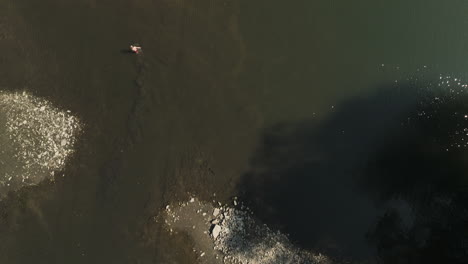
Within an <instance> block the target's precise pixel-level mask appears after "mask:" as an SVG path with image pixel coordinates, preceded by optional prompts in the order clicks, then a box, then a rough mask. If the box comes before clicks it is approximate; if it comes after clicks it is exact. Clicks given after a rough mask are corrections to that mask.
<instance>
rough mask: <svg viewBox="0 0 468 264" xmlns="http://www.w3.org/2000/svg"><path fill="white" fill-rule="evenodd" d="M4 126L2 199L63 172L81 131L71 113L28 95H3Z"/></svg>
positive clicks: (0, 132) (0, 140)
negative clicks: (24, 187) (10, 192)
mask: <svg viewBox="0 0 468 264" xmlns="http://www.w3.org/2000/svg"><path fill="white" fill-rule="evenodd" d="M0 125H1V128H0V144H1V145H2V148H1V149H0V155H1V159H0V160H1V162H2V163H3V164H1V165H2V168H1V169H0V196H1V195H5V194H6V193H5V192H7V191H9V190H15V189H18V188H20V187H21V186H24V185H32V184H37V183H39V182H40V181H42V180H43V179H45V178H51V177H53V176H54V173H55V172H57V171H60V170H61V169H63V167H64V166H65V162H66V160H67V158H68V157H69V156H70V154H71V153H72V152H73V149H74V144H75V141H76V138H77V135H78V133H79V131H80V122H79V120H78V119H77V118H76V117H74V116H72V115H71V114H70V111H62V110H59V109H57V108H55V107H54V106H52V105H51V103H49V102H48V101H46V100H44V99H41V98H38V97H35V96H33V95H30V94H28V93H26V92H23V93H9V92H0Z"/></svg>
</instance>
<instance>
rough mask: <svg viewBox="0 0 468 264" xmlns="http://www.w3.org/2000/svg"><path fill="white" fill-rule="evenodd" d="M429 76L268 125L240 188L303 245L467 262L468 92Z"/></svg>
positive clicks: (269, 220)
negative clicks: (322, 114)
mask: <svg viewBox="0 0 468 264" xmlns="http://www.w3.org/2000/svg"><path fill="white" fill-rule="evenodd" d="M428 83H429V82H427V83H423V82H418V83H416V82H414V83H407V84H401V85H399V86H398V87H396V86H388V87H379V88H378V89H376V90H377V91H378V92H377V93H375V94H373V95H370V96H368V97H366V98H364V97H362V98H353V99H351V100H348V101H347V102H344V103H343V104H341V105H340V106H339V107H336V108H335V109H336V110H335V112H334V113H332V114H331V115H330V116H329V117H328V118H327V119H326V120H324V121H320V122H318V121H315V120H308V121H304V122H300V123H282V124H277V125H275V126H272V127H269V128H267V129H266V130H265V132H264V136H263V139H262V142H260V145H259V147H258V149H257V152H256V153H255V154H254V156H253V158H252V160H251V166H250V169H249V171H248V172H247V173H246V174H245V175H244V177H243V181H242V182H241V184H240V185H239V195H240V196H241V197H242V198H243V200H245V201H246V202H247V203H248V204H249V206H250V207H251V209H252V210H253V211H254V213H255V215H256V216H257V217H258V218H259V220H260V221H262V222H264V223H266V224H268V225H270V226H272V227H274V228H277V229H279V230H281V231H283V232H284V233H287V234H288V235H289V237H290V239H291V240H292V241H293V242H294V243H295V244H297V245H298V246H300V247H301V248H306V249H313V250H318V251H320V252H322V253H327V254H330V255H332V256H339V257H344V258H352V259H360V260H365V259H375V258H377V256H378V259H379V261H381V262H382V263H392V264H395V263H468V262H466V261H467V260H468V258H467V256H468V255H467V254H468V239H466V238H468V225H467V223H468V195H467V194H468V192H467V189H465V188H463V186H465V185H466V180H465V179H466V174H467V169H466V166H465V164H466V163H465V159H466V158H465V157H466V156H467V155H466V153H467V152H466V148H464V146H463V144H465V141H466V140H468V136H466V133H467V131H463V129H464V127H465V126H466V127H468V121H467V120H466V118H464V116H463V115H462V114H461V113H468V92H462V93H460V94H458V95H457V96H453V95H451V94H449V93H447V91H448V90H443V89H442V88H440V89H439V90H437V89H435V88H434V89H432V88H431V89H427V87H429V86H430V87H432V86H431V85H429V84H428ZM463 132H464V133H463ZM459 144H461V146H460V147H458V145H459ZM447 149H448V151H447Z"/></svg>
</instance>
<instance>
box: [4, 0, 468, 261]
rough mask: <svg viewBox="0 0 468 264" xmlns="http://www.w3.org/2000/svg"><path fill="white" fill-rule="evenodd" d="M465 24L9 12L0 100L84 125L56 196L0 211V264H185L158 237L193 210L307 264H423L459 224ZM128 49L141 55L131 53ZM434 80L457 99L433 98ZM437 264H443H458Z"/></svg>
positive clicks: (14, 4) (202, 12) (207, 5)
mask: <svg viewBox="0 0 468 264" xmlns="http://www.w3.org/2000/svg"><path fill="white" fill-rule="evenodd" d="M467 10H468V3H464V2H463V1H445V2H443V3H442V2H440V1H412V2H411V3H408V2H407V1H383V0H382V1H368V0H363V1H357V2H356V1H302V0H298V1H293V2H287V3H286V2H284V1H243V0H239V1H237V0H226V1H224V0H223V1H211V0H202V1H184V0H174V1H170V0H114V1H110V0H75V1H71V0H65V1H58V0H43V1H27V0H16V1H9V0H0V87H1V89H2V90H4V91H27V92H29V93H31V94H34V95H35V96H38V97H41V98H45V99H47V100H48V101H50V102H51V103H53V104H54V105H55V106H57V107H59V108H63V109H69V110H70V111H71V112H72V113H74V115H76V116H77V117H78V118H79V119H80V120H81V121H82V122H83V124H84V126H83V133H82V135H81V136H80V138H79V140H78V143H77V145H76V149H75V153H74V155H73V156H72V158H71V159H70V160H69V161H68V163H67V166H66V169H64V170H63V171H62V172H61V174H63V175H64V177H57V178H56V179H55V181H53V182H49V181H46V182H42V183H41V184H39V185H37V186H31V187H25V188H23V189H21V190H20V191H18V192H16V193H11V194H10V195H9V196H8V197H7V198H6V199H4V200H3V201H1V202H0V241H1V242H0V263H48V264H50V263H69V264H72V263H195V257H196V256H195V255H194V254H193V252H192V250H191V245H192V244H193V243H195V242H194V241H192V240H191V238H190V237H188V236H183V235H181V236H176V237H173V236H169V235H168V234H167V232H165V231H164V227H163V226H161V224H160V223H155V222H154V221H153V216H155V215H157V214H158V213H159V212H160V210H161V208H164V206H165V205H166V204H167V203H169V202H174V201H178V200H183V199H187V198H188V194H187V193H192V194H194V195H196V196H197V197H199V198H200V199H201V200H206V201H210V200H211V198H212V195H213V193H216V197H217V199H218V200H220V201H226V200H228V199H229V198H230V197H232V196H235V195H237V196H239V197H241V199H244V200H245V201H246V203H248V204H250V205H251V207H252V208H253V209H254V211H255V212H257V213H258V215H257V217H258V218H259V219H260V220H261V221H263V222H266V223H267V224H269V225H271V226H272V227H274V228H277V229H279V230H281V231H283V232H285V233H287V234H289V235H291V240H292V241H294V243H296V244H297V246H298V247H301V248H304V249H314V250H320V251H323V252H326V253H327V254H331V255H339V256H346V257H350V258H352V259H354V260H362V259H372V260H375V259H376V258H377V256H378V257H380V258H381V259H383V260H384V261H385V262H384V263H405V262H398V261H400V260H401V259H411V260H412V262H410V263H420V262H418V261H422V260H423V259H424V257H421V256H423V255H430V254H429V253H430V252H434V250H432V249H433V248H437V245H439V244H438V243H439V242H440V241H442V242H440V243H442V244H443V242H444V241H446V240H447V241H448V240H449V241H454V240H456V239H455V238H452V237H450V236H451V235H452V233H453V232H452V231H447V230H456V229H457V228H458V224H460V223H464V222H465V221H466V220H467V219H466V218H463V217H462V216H460V217H458V216H457V217H452V214H449V213H447V212H446V211H444V210H446V209H440V210H439V211H440V212H439V213H434V214H433V218H437V219H439V218H440V219H444V220H440V219H439V220H434V221H435V222H436V223H439V222H444V223H448V224H446V225H448V226H449V227H451V228H448V229H447V230H445V229H443V228H439V225H438V224H433V222H431V221H432V220H427V219H432V218H431V217H429V215H432V214H430V213H428V212H430V211H431V209H429V208H432V207H431V206H433V204H434V203H436V202H434V201H439V200H440V199H442V198H444V199H445V198H447V197H448V198H447V199H449V200H450V201H452V205H453V208H456V209H453V210H461V211H463V210H462V209H463V208H466V207H468V203H467V202H465V200H464V198H460V197H464V196H463V195H464V193H465V191H463V188H462V187H463V186H465V182H466V180H465V179H466V177H465V175H466V168H465V165H464V164H465V162H464V161H465V157H466V155H465V151H464V149H465V148H464V147H463V144H462V146H461V147H457V145H459V144H460V142H462V141H463V142H464V141H465V140H468V139H465V138H462V137H461V136H460V135H461V134H465V133H463V131H464V130H463V129H464V127H465V125H466V124H465V122H466V120H465V119H466V117H465V118H464V116H463V115H464V114H465V111H466V110H468V107H466V106H465V105H466V104H465V103H464V102H466V99H467V98H468V97H467V96H466V94H465V93H466V92H465V91H464V89H463V88H464V87H465V86H463V85H464V81H462V80H463V79H464V78H465V79H466V78H468V76H467V74H466V69H468V60H466V58H467V55H468V35H467V34H466V26H467V23H468V20H467V19H466V11H467ZM135 42H137V43H140V44H141V45H142V46H143V51H144V52H143V54H142V55H141V56H136V55H134V54H131V53H128V52H127V50H126V49H127V47H128V46H129V45H130V44H132V43H135ZM442 76H443V78H450V81H451V83H452V86H448V84H449V83H443V85H442V86H443V87H442V88H444V89H445V90H442V91H439V90H437V91H436V92H434V89H436V88H437V89H440V87H441V86H440V85H439V86H437V84H440V83H441V81H440V80H442ZM447 76H449V77H447ZM455 78H457V79H458V80H454V79H455ZM444 80H445V79H444ZM447 80H448V79H447ZM459 82H461V83H460V84H458V83H459ZM434 87H435V88H434ZM454 87H457V88H454ZM433 88H434V89H433ZM451 89H455V90H456V91H455V92H453V91H451ZM421 90H423V91H424V92H422V93H421V92H420V91H421ZM457 92H458V94H456V93H457ZM454 93H455V95H454ZM421 94H422V95H421ZM434 97H437V98H439V97H440V98H442V99H444V102H443V103H441V104H437V107H434V104H432V103H430V102H432V101H430V102H429V101H428V99H427V98H434ZM431 100H432V99H431ZM434 109H435V110H434ZM421 112H424V113H428V112H429V113H432V114H433V115H432V116H430V117H428V118H427V119H421V118H420V117H421ZM413 120H416V121H413ZM421 120H423V121H421ZM425 120H429V121H425ZM465 132H466V131H465ZM0 143H1V142H0ZM453 146H455V147H453ZM452 147H453V148H455V150H453V151H452V149H453V148H452ZM447 149H450V151H447ZM441 197H442V198H441ZM401 201H403V202H401ZM428 201H429V202H428ZM395 204H396V205H395ZM399 204H403V205H399ZM407 207H410V208H413V209H407ZM439 207H440V206H439ZM439 207H437V208H439ZM395 208H397V209H395ZM402 208H403V209H402ZM405 208H406V209H405ZM443 208H445V207H443ZM451 208H452V207H451ZM459 208H462V209H459ZM405 210H410V211H411V210H413V211H412V212H417V213H415V215H418V217H414V216H411V217H410V216H408V215H410V214H411V213H408V212H407V211H405ZM447 210H448V209H447ZM451 210H452V209H451ZM395 214H396V215H397V216H395V217H396V218H398V217H400V218H401V219H403V220H401V221H402V222H405V221H404V219H406V218H411V219H412V220H411V221H413V222H412V224H411V227H408V228H407V229H408V230H409V231H408V230H406V229H405V228H400V227H399V225H398V224H395V223H399V222H398V221H397V220H394V218H392V217H394V215H395ZM411 215H413V214H411ZM434 215H435V216H434ZM454 215H461V214H454ZM387 218H390V219H391V220H388V221H389V222H391V224H388V222H385V220H386V219H387ZM392 219H393V220H392ZM408 221H410V220H408ZM385 223H387V224H385ZM396 226H398V227H396ZM434 226H435V227H434ZM388 230H391V231H388ZM402 230H403V231H402ZM427 230H429V231H427ZM441 230H442V231H441ZM386 232H387V233H386ZM388 232H390V233H391V234H398V235H395V237H393V236H392V235H390V234H388ZM428 232H429V234H430V235H427V233H428ZM438 232H440V233H438ZM451 232H452V233H451ZM420 233H421V234H422V235H420ZM436 233H437V234H439V235H433V234H436ZM403 234H404V235H403ZM441 234H442V235H441ZM446 234H448V235H447V237H448V238H447V237H445V235H446ZM453 235H454V234H453ZM421 236H422V237H423V238H420V237H421ZM427 236H429V237H430V239H429V238H427ZM457 239H458V238H457ZM421 240H424V241H426V242H425V243H426V244H424V245H421V246H419V244H418V243H419V242H418V241H421ZM462 240H463V239H460V241H462ZM463 241H464V240H463ZM463 243H464V242H457V243H456V244H457V245H464V244H463ZM447 247H448V248H449V249H447V250H445V248H444V250H445V251H443V250H441V252H442V251H443V252H449V253H440V254H436V255H437V257H440V259H441V260H446V259H447V256H452V255H453V256H455V255H456V254H461V253H459V252H458V251H456V252H457V253H453V252H452V251H450V250H452V247H449V246H447ZM461 247H462V246H461ZM456 248H457V249H458V247H456ZM439 255H440V256H439ZM463 257H464V256H463V254H462V257H460V258H462V259H463ZM432 259H437V258H435V257H434V258H432ZM454 259H455V257H454ZM401 261H403V260H401ZM453 261H454V262H451V263H457V262H455V260H453ZM421 263H422V262H421ZM440 263H441V262H440ZM447 263H448V262H447Z"/></svg>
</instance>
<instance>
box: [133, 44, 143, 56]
mask: <svg viewBox="0 0 468 264" xmlns="http://www.w3.org/2000/svg"><path fill="white" fill-rule="evenodd" d="M130 50H131V51H132V52H133V53H136V54H140V53H141V52H142V49H141V46H140V45H138V44H133V45H130Z"/></svg>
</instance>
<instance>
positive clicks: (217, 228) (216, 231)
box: [211, 225, 221, 239]
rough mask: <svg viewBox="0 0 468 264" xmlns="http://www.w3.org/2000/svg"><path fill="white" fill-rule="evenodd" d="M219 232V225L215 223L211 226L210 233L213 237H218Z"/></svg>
mask: <svg viewBox="0 0 468 264" xmlns="http://www.w3.org/2000/svg"><path fill="white" fill-rule="evenodd" d="M220 232H221V226H219V225H215V226H214V227H213V231H211V235H212V236H213V238H214V239H216V238H218V236H219V233H220Z"/></svg>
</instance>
